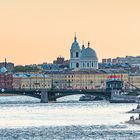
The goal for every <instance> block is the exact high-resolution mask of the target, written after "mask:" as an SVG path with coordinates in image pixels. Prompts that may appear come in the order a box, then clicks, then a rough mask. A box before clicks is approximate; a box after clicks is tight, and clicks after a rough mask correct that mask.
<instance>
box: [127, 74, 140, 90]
mask: <svg viewBox="0 0 140 140" xmlns="http://www.w3.org/2000/svg"><path fill="white" fill-rule="evenodd" d="M129 83H130V87H131V88H135V87H137V88H140V75H130V76H129Z"/></svg>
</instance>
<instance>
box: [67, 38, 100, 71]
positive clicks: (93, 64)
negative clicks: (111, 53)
mask: <svg viewBox="0 0 140 140" xmlns="http://www.w3.org/2000/svg"><path fill="white" fill-rule="evenodd" d="M70 68H71V69H79V70H84V69H85V70H88V69H89V70H92V69H98V58H97V55H96V52H95V51H94V50H93V49H92V48H90V43H89V42H88V47H87V48H85V46H84V45H82V49H80V46H79V43H78V42H77V38H76V36H75V37H74V42H73V43H72V46H71V49H70Z"/></svg>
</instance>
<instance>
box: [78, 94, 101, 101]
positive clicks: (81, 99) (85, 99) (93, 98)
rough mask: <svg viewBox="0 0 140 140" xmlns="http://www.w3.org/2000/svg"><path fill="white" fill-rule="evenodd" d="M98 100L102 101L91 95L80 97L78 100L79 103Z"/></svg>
mask: <svg viewBox="0 0 140 140" xmlns="http://www.w3.org/2000/svg"><path fill="white" fill-rule="evenodd" d="M99 100H103V98H101V97H99V96H93V95H84V96H81V97H80V99H79V101H99Z"/></svg>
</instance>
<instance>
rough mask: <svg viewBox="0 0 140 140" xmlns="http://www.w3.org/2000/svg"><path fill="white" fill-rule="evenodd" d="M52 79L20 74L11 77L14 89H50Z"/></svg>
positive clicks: (39, 75) (45, 76)
mask: <svg viewBox="0 0 140 140" xmlns="http://www.w3.org/2000/svg"><path fill="white" fill-rule="evenodd" d="M51 85H52V79H51V78H50V77H49V76H47V75H41V74H38V75H27V74H22V75H18V76H14V77H13V88H14V89H50V88H51Z"/></svg>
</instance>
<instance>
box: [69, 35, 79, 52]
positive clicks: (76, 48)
mask: <svg viewBox="0 0 140 140" xmlns="http://www.w3.org/2000/svg"><path fill="white" fill-rule="evenodd" d="M74 50H80V47H79V44H78V42H77V38H76V36H75V37H74V42H73V43H72V46H71V51H74Z"/></svg>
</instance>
